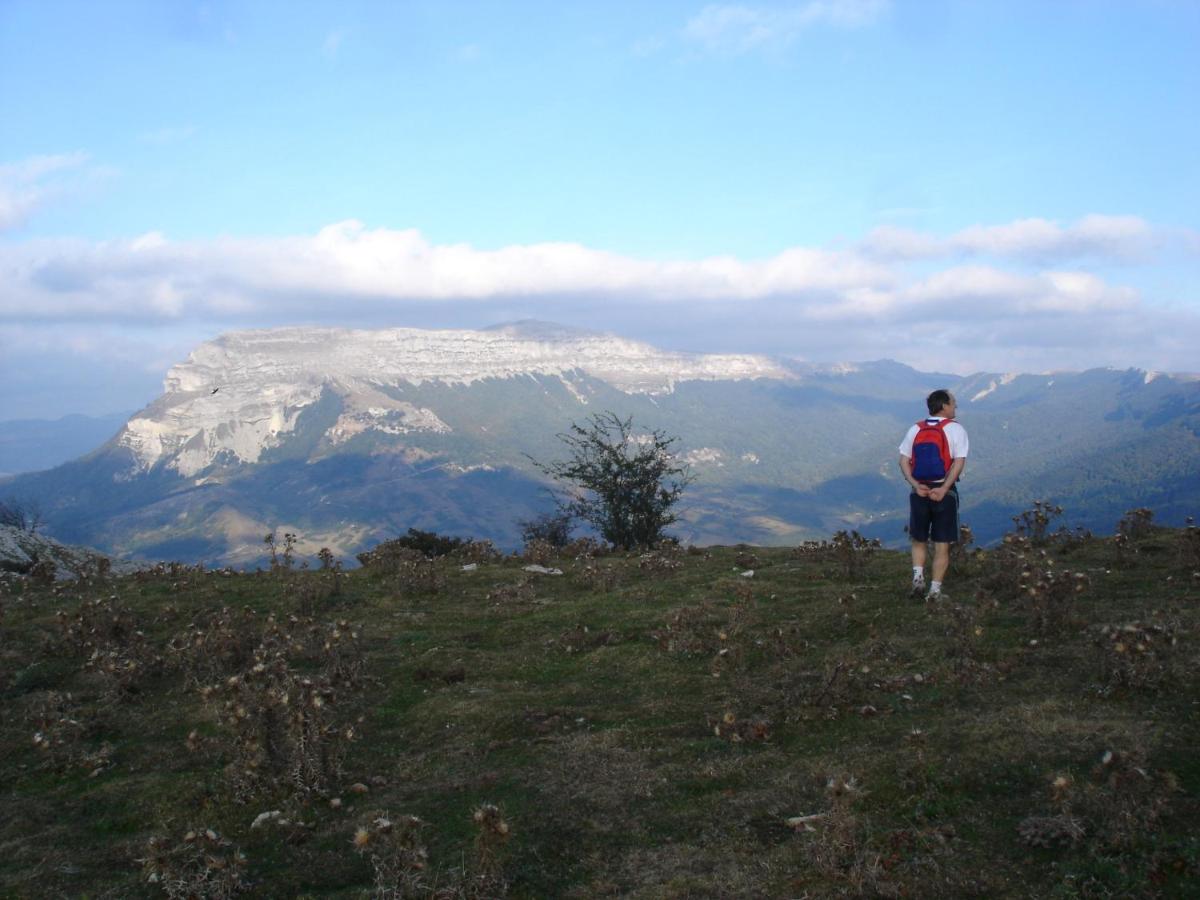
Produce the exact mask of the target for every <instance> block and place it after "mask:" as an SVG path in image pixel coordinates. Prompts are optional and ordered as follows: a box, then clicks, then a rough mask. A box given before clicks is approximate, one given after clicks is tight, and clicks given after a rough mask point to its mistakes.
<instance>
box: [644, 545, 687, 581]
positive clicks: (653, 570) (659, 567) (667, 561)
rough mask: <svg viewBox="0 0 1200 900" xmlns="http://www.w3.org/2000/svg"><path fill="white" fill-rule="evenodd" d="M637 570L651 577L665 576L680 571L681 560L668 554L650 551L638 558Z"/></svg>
mask: <svg viewBox="0 0 1200 900" xmlns="http://www.w3.org/2000/svg"><path fill="white" fill-rule="evenodd" d="M638 568H639V569H641V570H642V571H643V572H647V573H649V574H651V575H667V574H669V573H671V572H677V571H679V570H680V569H682V568H683V560H681V559H678V558H677V557H676V555H675V554H672V553H670V552H666V553H664V552H662V551H661V550H652V551H651V552H649V553H643V554H642V555H641V556H639V557H638Z"/></svg>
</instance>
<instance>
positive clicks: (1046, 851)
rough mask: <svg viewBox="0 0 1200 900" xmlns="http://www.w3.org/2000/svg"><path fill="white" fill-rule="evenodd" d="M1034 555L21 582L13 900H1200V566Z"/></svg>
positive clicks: (9, 621)
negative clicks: (915, 584)
mask: <svg viewBox="0 0 1200 900" xmlns="http://www.w3.org/2000/svg"><path fill="white" fill-rule="evenodd" d="M1024 524H1025V527H1024V528H1023V529H1022V530H1021V533H1019V534H1016V535H1014V536H1013V539H1012V540H1010V542H1009V543H1007V544H1006V545H1005V546H1004V547H1002V548H1000V549H997V550H990V551H987V552H978V553H970V554H968V555H967V556H966V558H960V559H959V560H957V561H956V563H955V569H954V571H953V572H952V575H951V580H950V581H949V583H948V586H947V591H948V594H949V596H948V598H947V599H945V600H943V601H942V602H941V603H939V604H936V605H933V604H926V603H924V602H922V601H921V600H919V599H913V598H910V597H909V596H908V595H907V591H906V590H905V588H906V582H907V578H908V561H907V557H906V556H902V555H900V554H897V553H895V552H890V551H882V550H877V549H874V548H872V547H871V546H869V545H866V544H864V543H860V542H857V541H854V540H841V541H837V542H830V543H824V544H820V545H815V544H814V545H806V546H804V547H801V548H799V549H797V550H788V549H759V548H710V549H706V550H702V551H696V550H691V551H683V550H679V549H677V548H670V547H667V548H662V549H660V550H659V551H657V552H655V553H651V554H646V555H601V556H598V557H596V558H592V557H590V556H588V555H587V552H586V551H588V550H589V548H588V547H587V546H586V545H580V546H576V547H574V548H572V550H571V553H570V554H568V555H560V556H554V555H548V554H547V551H546V548H532V552H531V554H530V558H528V559H518V558H514V557H507V558H501V557H498V556H496V555H494V554H492V553H489V552H488V550H487V548H486V547H482V546H479V545H469V546H467V547H465V548H460V549H459V550H457V551H455V552H454V553H452V554H451V555H449V556H444V557H440V558H438V559H436V560H432V561H427V560H425V559H423V558H420V557H419V556H417V555H414V554H411V553H406V552H403V551H400V550H397V549H396V548H395V547H393V548H391V550H392V552H390V553H389V552H387V548H384V549H383V550H381V551H380V552H378V553H377V554H376V555H375V557H374V558H373V559H371V560H369V564H368V565H367V566H365V567H364V568H362V569H358V570H355V571H353V572H345V573H343V572H340V571H338V570H337V568H336V566H335V567H333V568H327V569H324V570H317V569H312V570H305V571H301V570H298V569H296V568H295V567H291V568H289V562H290V561H288V560H286V559H284V558H282V557H281V558H280V560H279V565H278V566H277V567H276V568H275V569H274V570H273V571H270V572H263V573H259V574H233V573H228V572H203V571H199V570H196V569H191V568H186V567H180V566H176V567H160V568H159V569H157V570H154V571H149V572H143V573H141V574H139V575H130V576H123V577H119V578H117V577H107V576H105V575H102V574H100V573H97V574H96V576H95V577H93V578H91V579H87V580H84V581H82V582H78V583H71V584H65V585H64V584H57V585H54V584H38V583H37V582H35V581H30V580H27V579H20V580H9V581H7V582H5V583H4V584H3V586H2V587H0V604H2V607H0V614H2V616H3V618H2V619H0V691H2V701H0V702H2V706H0V710H2V713H0V715H2V718H0V786H2V788H3V799H4V803H3V813H0V847H2V848H3V853H0V896H16V897H23V896H30V897H35V896H87V897H135V896H146V897H153V896H178V897H184V896H209V897H220V896H230V895H232V894H233V893H235V892H236V891H238V890H244V891H246V893H247V894H248V895H252V896H262V897H286V896H322V897H357V896H363V895H364V894H371V893H372V892H374V894H375V895H376V896H394V897H399V896H403V897H410V896H411V897H445V898H450V897H464V896H469V897H497V896H510V897H580V898H583V897H603V896H627V897H677V898H683V897H800V896H810V897H816V896H840V895H847V896H884V897H889V896H896V897H899V896H907V897H967V896H987V897H1026V896H1040V897H1076V896H1078V897H1109V896H1174V897H1184V896H1196V895H1197V893H1200V799H1198V798H1200V753H1197V750H1196V748H1197V747H1198V746H1200V719H1198V717H1197V712H1198V710H1197V703H1198V702H1200V701H1198V699H1197V698H1200V666H1198V663H1200V628H1198V626H1200V575H1198V574H1196V573H1197V571H1198V570H1200V531H1197V530H1195V529H1189V530H1183V531H1180V530H1167V529H1156V528H1153V527H1151V526H1150V525H1149V524H1147V522H1146V521H1144V520H1142V519H1139V518H1137V517H1132V518H1130V519H1127V520H1126V521H1125V522H1124V523H1123V527H1122V530H1121V532H1120V533H1119V534H1118V536H1117V538H1115V539H1104V540H1099V539H1091V538H1087V537H1086V536H1081V535H1067V534H1065V533H1059V534H1057V535H1053V534H1049V533H1048V532H1049V529H1048V528H1045V527H1044V524H1045V523H1044V522H1041V521H1040V520H1038V519H1037V518H1036V517H1034V516H1033V515H1029V516H1027V517H1026V519H1025V523H1024ZM326 562H327V563H328V562H329V561H328V560H326ZM532 562H537V563H539V564H544V565H546V566H550V567H557V568H560V569H561V570H562V573H563V574H561V575H554V574H539V573H534V572H528V571H525V569H524V567H525V566H526V565H529V564H530V563H532ZM471 566H473V568H464V567H471ZM748 570H753V575H752V576H748V575H745V574H744V573H746V572H747V571H748ZM411 817H416V818H411Z"/></svg>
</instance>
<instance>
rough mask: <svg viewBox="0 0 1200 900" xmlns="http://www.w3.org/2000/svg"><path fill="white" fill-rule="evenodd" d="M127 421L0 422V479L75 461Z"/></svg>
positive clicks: (118, 416) (114, 416) (120, 416)
mask: <svg viewBox="0 0 1200 900" xmlns="http://www.w3.org/2000/svg"><path fill="white" fill-rule="evenodd" d="M128 418H129V413H110V414H109V415H102V416H84V415H78V414H75V415H69V416H63V417H62V418H59V419H11V420H9V421H6V422H0V477H3V476H5V475H16V474H19V473H22V472H37V471H40V470H42V469H50V468H53V467H54V466H57V465H60V464H62V463H65V462H69V461H70V460H72V459H76V458H78V457H80V456H82V455H83V454H85V453H87V452H89V451H91V450H95V449H96V448H97V447H99V446H100V445H101V444H103V443H104V442H105V441H107V440H108V439H109V438H110V437H112V436H113V435H114V434H115V433H116V432H117V430H118V429H120V428H121V427H122V426H123V425H124V424H125V422H126V420H128Z"/></svg>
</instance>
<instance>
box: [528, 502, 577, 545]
mask: <svg viewBox="0 0 1200 900" xmlns="http://www.w3.org/2000/svg"><path fill="white" fill-rule="evenodd" d="M517 524H518V525H519V526H520V527H521V542H522V543H524V544H525V545H529V544H531V543H533V542H534V541H542V542H544V543H546V544H549V545H550V546H551V547H554V548H555V549H558V548H561V547H565V546H566V545H567V544H569V543H570V542H571V532H572V531H573V530H574V528H575V514H574V513H572V512H571V511H570V510H568V509H559V510H555V511H554V512H549V513H542V514H541V515H540V516H538V517H537V518H534V519H529V520H526V521H522V522H518V523H517Z"/></svg>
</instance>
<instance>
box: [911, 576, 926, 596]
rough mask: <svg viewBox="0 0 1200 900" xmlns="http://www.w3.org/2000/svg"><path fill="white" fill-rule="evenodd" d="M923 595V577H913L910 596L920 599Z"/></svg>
mask: <svg viewBox="0 0 1200 900" xmlns="http://www.w3.org/2000/svg"><path fill="white" fill-rule="evenodd" d="M924 593H925V576H923V575H914V576H913V582H912V595H913V596H914V597H920V596H921V595H922V594H924Z"/></svg>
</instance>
